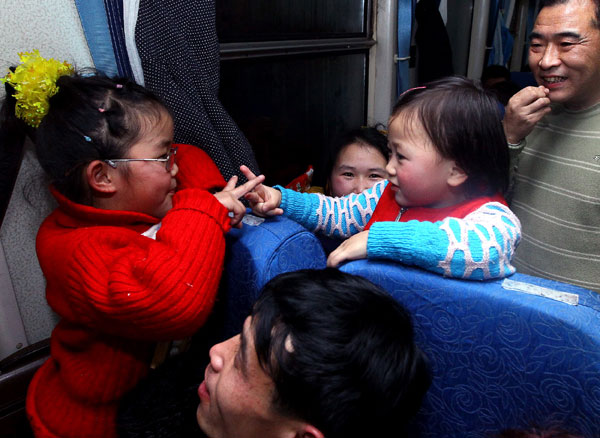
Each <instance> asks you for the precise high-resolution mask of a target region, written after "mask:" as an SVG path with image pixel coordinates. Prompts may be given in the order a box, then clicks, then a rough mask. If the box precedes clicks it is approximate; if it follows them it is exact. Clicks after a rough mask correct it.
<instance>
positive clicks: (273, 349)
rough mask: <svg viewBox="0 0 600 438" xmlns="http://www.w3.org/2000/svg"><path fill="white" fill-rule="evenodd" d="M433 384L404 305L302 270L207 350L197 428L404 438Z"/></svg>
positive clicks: (341, 277)
mask: <svg viewBox="0 0 600 438" xmlns="http://www.w3.org/2000/svg"><path fill="white" fill-rule="evenodd" d="M429 382H430V377H429V373H428V370H427V367H426V364H425V357H424V355H423V354H422V353H421V351H420V350H419V349H418V348H417V347H416V346H415V344H414V341H413V329H412V325H411V319H410V316H409V314H408V313H407V312H406V310H404V309H403V308H402V307H401V305H400V304H398V302H396V301H395V300H394V299H393V298H392V297H390V296H389V295H388V294H387V293H385V292H383V291H382V290H381V289H379V288H378V287H377V286H375V285H373V283H371V282H369V281H368V280H365V279H363V278H361V277H357V276H353V275H350V274H346V273H343V272H340V271H338V270H335V269H325V270H322V271H313V270H306V271H298V272H293V273H288V274H283V275H281V276H278V277H276V278H275V279H273V280H271V281H270V282H269V283H268V284H267V285H266V286H265V288H264V290H263V292H262V294H261V296H260V298H259V299H258V301H257V302H256V304H255V305H254V308H253V310H252V314H251V315H250V316H249V317H248V318H247V319H246V321H245V323H244V328H243V330H242V333H241V334H240V335H238V336H235V337H233V338H231V339H229V340H227V341H225V342H223V343H220V344H217V345H215V346H213V347H212V348H211V350H210V363H209V365H208V366H207V367H206V371H205V380H204V382H202V384H201V385H200V387H199V389H198V394H199V396H200V405H199V407H198V410H197V420H198V424H199V425H200V427H201V429H202V430H203V431H204V432H205V433H206V435H207V436H208V437H210V438H270V437H273V438H323V437H327V438H352V437H365V436H389V435H388V434H389V433H390V432H392V431H393V432H394V436H398V437H401V436H403V435H402V428H403V426H404V425H405V424H406V423H407V422H408V421H409V420H410V419H411V418H412V416H413V415H414V414H415V413H416V411H417V410H418V408H419V406H420V404H421V399H422V398H423V395H424V394H425V392H426V390H427V388H428V386H429Z"/></svg>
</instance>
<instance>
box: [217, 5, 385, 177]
mask: <svg viewBox="0 0 600 438" xmlns="http://www.w3.org/2000/svg"><path fill="white" fill-rule="evenodd" d="M311 5H312V6H311ZM371 9H372V4H371V1H368V0H360V1H358V0H331V1H328V2H322V1H319V0H303V1H302V2H295V1H291V0H280V1H269V2H266V1H265V2H257V1H246V0H221V1H219V2H217V32H218V35H219V41H220V43H221V77H220V80H221V82H220V99H221V102H222V103H223V105H224V107H225V108H226V109H227V111H228V112H229V113H230V114H231V116H232V117H233V119H234V120H235V121H236V123H237V124H238V125H239V126H240V128H241V129H242V131H243V132H244V134H245V135H246V137H247V138H248V140H249V142H250V144H251V145H252V147H253V149H254V152H255V154H256V158H257V161H258V164H259V166H260V168H261V171H262V172H263V173H264V174H265V175H266V176H267V183H268V184H286V183H288V182H289V181H291V180H292V179H293V178H295V177H296V176H299V175H300V174H301V173H303V172H304V171H305V170H306V168H307V167H308V165H309V164H312V165H314V166H315V167H319V166H320V165H321V161H322V157H323V155H324V150H325V148H326V147H327V145H328V144H330V143H331V141H333V138H334V137H335V135H336V134H337V133H338V132H339V131H342V130H346V129H349V128H351V127H356V126H361V125H364V124H365V123H366V118H367V92H368V72H369V54H370V48H371V47H372V46H373V45H374V41H373V37H372V26H371ZM317 183H322V181H317Z"/></svg>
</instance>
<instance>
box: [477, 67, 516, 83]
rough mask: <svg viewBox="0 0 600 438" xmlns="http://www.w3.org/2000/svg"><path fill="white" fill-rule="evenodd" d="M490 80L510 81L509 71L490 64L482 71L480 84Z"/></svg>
mask: <svg viewBox="0 0 600 438" xmlns="http://www.w3.org/2000/svg"><path fill="white" fill-rule="evenodd" d="M492 78H502V79H504V80H505V81H510V70H509V69H508V68H506V67H505V66H503V65H498V64H492V65H488V66H486V67H485V68H484V69H483V72H482V73H481V82H482V83H483V82H485V81H486V80H488V79H492Z"/></svg>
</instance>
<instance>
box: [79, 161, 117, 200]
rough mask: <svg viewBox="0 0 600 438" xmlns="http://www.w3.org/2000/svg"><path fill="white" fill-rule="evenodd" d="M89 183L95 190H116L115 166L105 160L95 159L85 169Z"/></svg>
mask: <svg viewBox="0 0 600 438" xmlns="http://www.w3.org/2000/svg"><path fill="white" fill-rule="evenodd" d="M85 177H86V180H87V183H88V184H89V186H90V189H92V191H93V192H96V193H103V194H110V193H114V192H115V191H116V186H115V184H114V180H113V168H112V167H110V166H109V165H108V164H106V163H105V162H104V161H100V160H94V161H92V162H91V163H90V164H88V165H87V167H86V169H85Z"/></svg>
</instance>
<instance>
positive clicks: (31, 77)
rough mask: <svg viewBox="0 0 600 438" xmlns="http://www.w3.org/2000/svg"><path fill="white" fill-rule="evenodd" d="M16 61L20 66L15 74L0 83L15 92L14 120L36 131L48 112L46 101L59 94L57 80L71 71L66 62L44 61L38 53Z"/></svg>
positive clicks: (21, 54) (26, 55)
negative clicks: (10, 87)
mask: <svg viewBox="0 0 600 438" xmlns="http://www.w3.org/2000/svg"><path fill="white" fill-rule="evenodd" d="M19 59H20V60H21V64H20V65H19V66H18V67H17V68H16V69H15V71H14V72H10V73H8V74H7V75H6V76H5V77H4V78H2V79H0V80H1V81H2V82H3V83H6V82H8V83H9V84H10V85H12V87H13V88H14V89H15V94H13V96H14V97H15V99H16V100H17V104H16V107H15V114H16V115H17V117H18V118H20V119H21V120H23V121H25V123H27V124H28V125H30V126H33V127H34V128H37V127H38V126H39V125H40V122H41V121H42V119H43V118H44V116H45V115H46V113H47V112H48V107H49V104H48V99H50V98H51V97H52V96H54V95H55V94H56V92H57V91H58V87H57V86H56V80H57V79H58V78H59V77H61V76H64V75H69V74H72V73H73V67H72V66H71V65H70V64H69V63H68V62H66V61H65V62H59V61H56V60H54V59H52V58H50V59H44V58H42V57H41V56H40V52H38V51H37V50H34V51H33V52H23V53H19Z"/></svg>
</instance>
